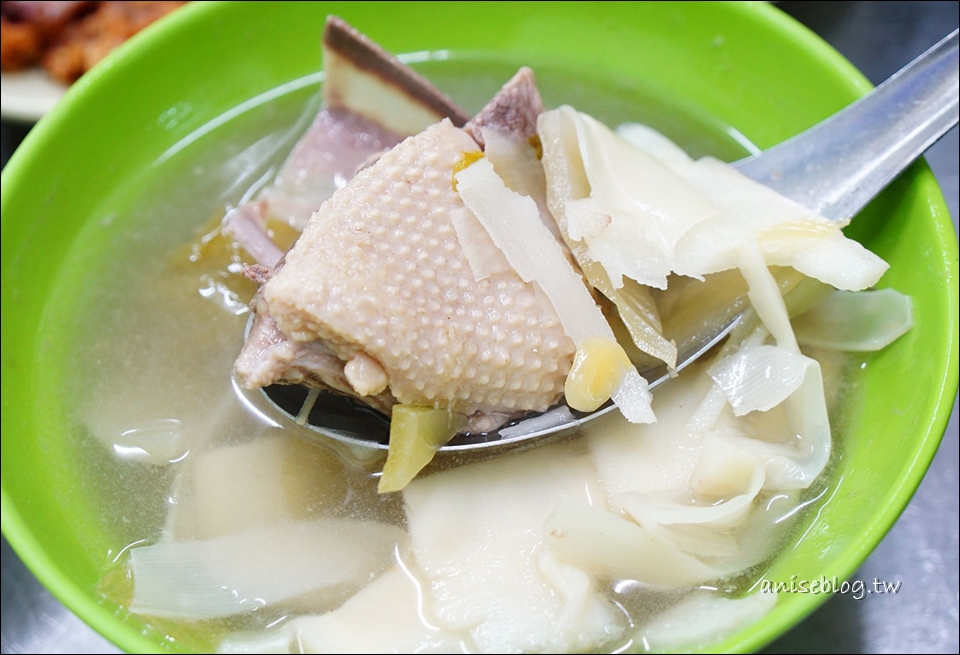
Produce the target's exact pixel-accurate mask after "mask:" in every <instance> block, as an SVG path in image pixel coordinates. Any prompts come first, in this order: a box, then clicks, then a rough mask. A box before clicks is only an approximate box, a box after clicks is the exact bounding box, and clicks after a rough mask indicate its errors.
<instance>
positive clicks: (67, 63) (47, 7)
mask: <svg viewBox="0 0 960 655" xmlns="http://www.w3.org/2000/svg"><path fill="white" fill-rule="evenodd" d="M183 4H185V3H184V2H2V3H0V10H2V11H0V20H2V39H0V43H2V47H0V64H2V67H3V70H4V71H17V70H24V69H27V68H31V67H34V66H42V67H43V69H44V70H46V71H47V73H48V74H49V75H50V76H51V77H53V78H54V79H56V80H58V81H60V82H63V83H64V84H72V83H73V82H75V81H76V80H77V79H78V78H79V77H80V76H81V75H83V74H84V73H85V72H87V71H88V70H90V68H92V67H93V66H94V64H96V63H97V62H99V61H100V60H101V59H103V58H104V57H105V56H106V55H107V54H108V53H109V52H110V51H111V50H113V49H114V48H115V47H117V46H118V45H120V44H121V43H123V42H124V41H126V40H127V39H129V38H130V37H131V36H133V35H134V34H136V33H137V32H139V31H140V30H142V29H143V28H145V27H146V26H147V25H150V24H151V23H153V22H154V21H156V20H157V19H159V18H162V17H163V16H166V15H167V14H169V13H170V12H171V11H173V10H174V9H176V8H177V7H179V6H181V5H183Z"/></svg>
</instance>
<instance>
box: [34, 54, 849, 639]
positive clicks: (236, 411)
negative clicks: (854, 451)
mask: <svg viewBox="0 0 960 655" xmlns="http://www.w3.org/2000/svg"><path fill="white" fill-rule="evenodd" d="M418 69H419V70H420V71H421V72H422V73H423V74H424V75H426V76H427V77H428V78H429V79H431V80H432V81H433V82H434V83H436V84H437V86H438V87H440V88H441V89H443V90H444V91H446V92H447V93H449V94H450V95H451V96H452V97H453V98H454V99H455V100H457V101H458V102H460V103H461V105H462V106H463V107H464V108H465V109H467V110H468V111H469V112H473V111H476V110H477V109H479V108H480V107H481V106H482V105H483V103H484V102H485V101H486V99H488V98H489V97H490V96H491V95H492V94H493V93H494V92H495V91H496V90H497V89H498V88H499V86H500V85H501V84H502V83H503V82H504V81H505V80H507V79H508V78H509V77H510V76H511V75H512V73H513V72H515V70H516V67H515V66H511V65H507V64H502V63H497V62H477V61H466V60H465V61H460V60H456V59H454V60H449V61H442V62H441V61H431V62H426V63H423V64H421V65H419V66H418ZM535 72H536V74H537V80H538V84H539V86H540V89H541V92H542V94H543V98H544V103H545V105H546V106H547V107H548V108H550V107H554V106H557V105H559V104H570V105H573V106H574V107H576V108H578V109H579V110H581V111H585V112H588V113H591V114H592V115H593V116H595V117H596V118H598V119H599V120H602V121H604V122H606V123H607V124H609V125H617V124H619V123H621V122H626V121H631V122H643V123H646V124H649V125H651V126H652V127H654V128H656V129H658V130H660V131H661V132H663V133H664V134H665V135H667V136H668V137H670V138H671V139H673V140H674V141H675V142H677V143H678V144H679V145H681V146H683V147H684V148H685V149H687V151H688V152H689V153H690V154H691V155H693V156H699V155H702V154H712V155H714V156H717V157H719V158H721V159H724V160H733V159H737V158H739V157H741V156H744V155H745V154H747V149H746V147H745V144H744V142H743V141H742V139H741V138H740V137H739V134H738V133H736V131H735V130H732V129H729V128H728V127H726V126H724V125H720V124H717V123H715V122H713V121H711V120H710V119H709V118H708V117H705V116H702V115H698V114H697V113H696V112H694V111H691V110H689V109H687V108H684V107H678V106H672V105H669V104H666V103H664V102H663V101H662V100H659V99H658V98H657V96H656V93H655V91H654V90H649V89H641V88H622V87H617V86H616V85H614V84H608V83H606V82H604V81H603V80H598V79H590V78H587V77H573V78H571V76H570V75H569V74H567V73H563V72H560V71H555V70H550V69H549V68H547V69H539V70H535ZM293 86H294V87H296V86H297V85H293ZM316 92H317V81H316V80H314V79H312V78H311V80H307V81H304V83H303V85H302V88H296V89H294V90H292V91H291V92H289V93H286V94H283V95H280V97H278V98H276V99H274V100H272V101H271V102H268V103H264V104H263V105H261V106H258V107H256V108H254V109H252V110H250V111H248V112H246V113H243V114H241V115H239V116H236V117H234V118H232V119H231V120H229V121H226V122H225V123H224V124H223V125H222V126H220V127H218V128H217V129H214V130H212V131H210V132H209V133H206V134H203V135H202V136H200V137H199V138H197V139H196V140H195V141H193V142H191V143H187V144H181V145H182V147H178V148H176V149H174V151H173V153H172V154H171V156H170V157H168V158H165V159H163V160H162V161H160V162H157V164H156V165H155V167H154V168H152V169H150V170H149V171H147V172H145V173H144V175H143V176H142V178H141V179H139V180H137V181H136V182H135V183H133V184H132V185H131V186H130V187H129V188H125V189H121V190H119V191H118V193H117V194H116V196H115V197H114V198H112V199H111V200H110V201H109V202H108V203H107V204H106V205H104V206H103V207H102V208H101V211H100V212H98V214H97V215H96V216H93V217H91V219H90V220H89V222H88V224H87V225H86V228H85V229H84V231H83V232H82V233H81V236H80V238H79V239H78V240H77V242H76V244H75V247H74V250H73V251H72V253H71V257H70V258H69V259H68V262H67V264H66V266H65V268H64V270H63V271H62V272H61V278H60V279H61V281H62V282H61V284H60V285H59V287H58V288H57V290H56V293H58V294H60V295H61V296H62V298H64V299H69V302H56V303H51V306H53V307H58V308H69V311H65V313H64V314H63V315H55V316H54V315H51V316H49V317H46V320H45V323H44V328H43V329H44V330H45V331H48V333H49V334H53V335H57V336H56V337H53V338H51V339H50V341H51V342H52V343H64V344H68V346H67V347H66V348H65V350H64V351H63V352H60V351H58V350H56V349H51V350H49V351H47V352H45V354H44V356H45V357H46V358H47V360H48V361H47V364H48V373H46V374H45V375H48V376H49V377H50V380H51V381H52V386H51V387H50V388H51V390H55V393H52V394H51V397H50V398H48V399H46V400H45V402H47V403H49V404H50V409H51V411H50V412H49V413H48V414H49V415H50V416H51V421H58V420H60V421H64V422H65V423H66V425H68V426H69V427H70V430H71V431H72V432H74V433H75V434H76V435H77V439H76V442H75V446H74V448H73V450H72V451H71V452H68V453H61V454H58V455H55V456H61V457H69V458H70V459H71V460H72V461H73V462H75V466H74V468H75V470H76V471H77V476H78V480H77V481H61V482H60V483H59V484H62V485H64V486H65V487H70V486H71V485H73V484H74V483H75V482H76V483H77V484H78V485H79V489H80V493H81V495H83V496H85V497H88V498H89V501H88V502H89V503H90V505H91V515H93V516H96V517H97V519H96V521H95V522H94V523H93V524H92V525H88V526H85V527H84V528H81V530H85V531H86V532H85V533H84V534H83V535H81V536H80V539H81V540H82V541H83V542H84V543H86V544H89V550H88V555H89V557H90V558H91V559H92V560H93V561H96V562H102V569H103V572H104V575H105V578H104V582H103V584H102V586H101V588H102V590H103V591H104V595H105V602H107V603H114V602H116V603H118V604H120V605H123V604H125V603H127V602H129V593H130V591H129V581H128V580H126V578H125V577H124V575H123V570H124V563H125V560H124V554H125V553H126V551H127V550H128V549H129V548H130V547H131V546H133V545H138V544H143V543H153V542H155V541H156V540H157V539H158V538H159V536H160V535H161V534H162V533H163V531H165V530H169V529H171V525H170V521H171V518H170V517H171V513H170V512H171V508H173V507H176V506H177V505H178V504H180V503H183V502H184V497H183V494H184V493H188V492H187V491H186V490H184V489H183V488H180V487H179V486H178V485H182V484H183V483H182V482H181V479H182V476H180V475H179V472H180V471H182V470H183V468H184V467H186V466H188V465H190V463H191V462H193V461H195V458H196V457H197V456H198V454H199V453H201V452H204V451H205V450H208V449H210V448H213V447H215V446H217V445H237V444H243V443H252V442H255V441H257V440H261V439H265V438H269V437H271V436H272V435H288V436H289V435H290V433H291V432H299V435H298V438H300V439H302V440H304V442H305V443H307V444H309V447H310V448H313V449H315V450H316V452H317V453H318V457H319V458H320V459H321V460H322V461H324V462H334V463H335V466H336V467H337V468H338V469H339V471H340V475H341V476H342V479H343V484H344V485H345V487H344V488H340V489H339V490H338V491H337V492H336V495H334V496H330V497H323V496H318V497H317V498H315V499H313V500H311V501H310V503H306V504H305V511H308V512H311V513H315V515H324V516H335V517H351V518H360V517H362V518H373V519H376V520H379V521H384V522H389V523H393V524H395V525H399V526H401V527H405V526H406V523H407V519H406V517H405V515H404V507H403V500H402V497H401V495H400V494H392V495H386V496H379V495H377V493H376V482H377V480H376V477H375V475H374V473H375V472H377V471H379V466H380V465H381V460H380V457H381V455H379V454H378V453H370V452H361V451H351V450H350V449H348V448H346V447H344V446H341V445H336V444H333V443H327V442H322V441H318V439H317V437H316V436H315V435H312V434H311V433H310V432H309V431H307V430H305V429H300V428H298V427H297V426H294V425H292V424H291V423H290V422H289V421H285V420H283V417H281V416H279V415H271V414H269V412H268V411H267V412H266V413H265V412H263V411H260V409H258V408H261V409H262V407H263V404H262V403H260V402H258V401H257V398H259V395H258V394H250V393H243V394H241V393H238V392H237V391H236V389H235V388H234V386H233V384H232V383H231V369H232V365H233V361H234V359H235V357H236V355H237V353H238V352H239V349H240V346H241V344H242V341H243V332H244V326H245V324H246V321H247V318H248V310H247V308H246V302H247V301H248V300H249V298H250V297H251V296H252V293H253V291H254V287H253V285H252V283H250V282H249V281H247V280H245V279H244V278H242V277H241V276H240V275H239V271H240V261H241V255H240V253H238V252H237V251H235V250H233V249H232V248H231V247H230V245H229V243H228V242H226V241H225V240H223V239H222V238H208V237H205V236H204V235H210V234H212V233H213V232H214V231H215V229H214V227H215V226H216V225H217V224H218V221H219V219H220V218H221V217H222V216H223V214H224V208H225V206H234V205H237V204H239V202H240V201H241V199H242V198H243V197H244V195H245V194H246V193H248V192H249V189H250V188H251V187H252V186H255V185H256V183H257V182H258V181H259V182H261V183H262V181H264V180H266V179H268V178H269V176H270V175H271V173H272V171H273V170H274V168H275V167H276V165H278V164H279V163H280V162H281V161H282V160H283V158H284V156H285V155H286V152H287V150H288V146H289V145H292V141H291V140H290V135H289V134H288V132H289V130H290V126H291V125H294V124H296V123H297V118H298V116H299V115H300V114H301V112H303V107H304V106H305V105H308V104H309V103H311V102H312V103H314V104H313V105H311V106H312V107H313V108H314V109H315V107H316ZM308 113H310V114H311V116H312V110H310V111H309V112H308ZM304 127H305V124H304ZM285 148H286V149H285ZM64 337H65V338H64ZM64 362H65V363H64ZM842 366H843V365H842V363H837V364H836V366H835V367H833V368H835V375H832V376H831V375H830V373H828V371H827V368H828V367H827V366H824V369H825V370H824V373H825V379H826V381H827V384H828V395H827V397H828V398H832V399H834V400H836V399H837V398H839V397H842V395H843V394H839V393H833V394H832V393H831V391H830V389H829V385H831V384H833V385H837V384H840V383H839V382H838V380H839V372H840V370H841V369H842ZM831 379H832V382H831ZM64 399H66V401H65V402H64ZM838 404H839V403H836V402H835V403H834V405H835V406H836V405H838ZM836 413H837V412H836V411H833V412H832V414H833V421H834V426H835V427H834V434H835V435H836V433H837V432H839V430H838V429H837V427H836V426H837V423H836V420H837V419H836ZM616 419H619V417H612V416H611V417H607V418H606V419H604V420H602V421H597V422H596V423H595V425H594V426H592V427H591V428H590V430H588V432H590V433H591V434H588V435H587V438H592V432H594V431H602V430H605V429H607V426H609V424H610V423H611V422H612V421H613V420H616ZM586 441H587V439H584V438H579V440H575V441H568V442H564V443H561V444H556V445H551V446H547V447H545V448H543V449H541V450H540V451H539V452H538V453H533V454H529V453H528V454H526V455H524V456H525V457H530V458H531V459H532V460H534V461H538V460H539V461H540V463H541V464H542V465H543V466H550V464H551V458H552V457H554V456H555V455H556V453H558V452H562V453H564V454H565V456H568V455H569V456H573V457H586V456H587V455H586V448H585V444H586ZM835 445H836V443H835ZM838 450H839V449H838V448H836V447H835V448H834V454H833V457H834V458H836V457H837V452H838ZM509 456H510V455H508V457H509ZM461 463H462V462H460V461H458V460H456V459H454V458H445V459H443V460H442V461H438V462H437V463H436V464H434V465H433V466H432V468H431V470H432V471H439V470H443V469H445V468H448V467H450V466H452V465H459V464H461ZM826 480H829V471H828V472H827V473H825V474H824V475H823V476H821V478H820V481H819V482H817V483H816V484H815V485H814V486H813V487H812V488H810V489H807V490H805V491H804V492H803V494H800V495H799V496H796V497H792V498H784V499H782V500H781V499H777V498H768V499H767V501H768V505H769V507H770V510H769V511H768V512H767V513H766V515H765V517H762V518H760V519H758V520H761V521H767V522H769V523H770V524H771V525H772V524H773V523H774V522H775V521H776V519H779V518H780V517H782V516H785V515H787V514H790V513H792V512H795V510H796V507H797V504H798V503H799V504H801V505H803V504H805V503H810V502H815V501H816V500H817V499H819V498H821V497H823V496H824V493H823V492H824V491H825V490H826V488H827V484H828V483H827V482H826ZM73 493H76V491H74V492H73ZM179 520H184V519H182V518H181V519H179ZM181 529H182V526H181ZM791 530H792V528H791V527H790V526H786V527H784V528H782V529H780V530H779V531H777V532H776V534H772V535H769V538H770V539H771V540H773V541H778V540H780V539H783V538H787V537H788V536H789V534H790V532H791ZM755 532H756V533H757V534H767V533H769V532H770V531H763V530H758V531H755ZM763 559H764V560H766V559H768V558H767V557H764V558H763ZM758 570H759V569H757V568H752V569H751V570H750V571H748V572H747V573H745V574H744V575H742V576H740V577H739V578H737V579H734V580H731V581H729V589H728V590H729V591H731V592H734V593H739V592H742V591H744V590H745V589H746V588H748V587H749V586H750V585H751V584H752V583H753V582H754V581H755V580H756V579H757V571H758ZM605 586H606V587H607V592H606V593H607V596H608V597H609V598H610V599H611V600H612V601H613V602H614V604H615V605H616V606H618V607H619V608H620V609H621V610H622V611H623V613H624V614H625V615H626V616H627V617H629V618H628V621H629V622H630V623H632V624H633V625H638V624H640V623H641V622H642V619H643V617H645V616H650V615H655V614H657V613H658V612H660V611H662V610H663V608H664V607H667V606H669V605H670V604H671V603H673V602H676V601H677V600H679V599H681V598H682V597H683V596H684V595H685V594H686V593H687V592H686V591H674V590H666V591H651V590H650V589H643V588H642V587H643V586H642V585H639V584H637V583H631V582H629V581H621V582H616V581H615V582H614V583H612V584H605ZM293 611H294V610H291V609H290V608H288V607H283V606H281V607H268V608H265V609H264V610H263V611H258V612H254V613H252V614H250V615H248V616H246V617H234V618H230V619H224V620H213V621H204V622H199V623H196V624H191V623H181V624H177V623H171V622H170V621H167V620H153V619H150V618H144V622H145V623H146V624H147V625H148V626H150V627H151V628H152V629H155V630H156V631H158V632H159V633H163V634H167V635H169V637H168V638H167V644H168V646H169V648H170V649H172V650H180V649H183V648H187V649H197V650H209V649H212V648H215V647H216V644H217V642H218V640H219V639H220V637H221V636H222V635H224V634H226V633H227V632H230V631H234V630H245V631H246V630H253V629H258V628H263V627H266V626H268V625H271V624H273V623H275V622H276V621H278V620H280V619H283V618H284V617H285V616H287V615H288V614H292V613H293ZM625 647H632V648H643V644H640V643H633V644H631V642H630V641H629V640H626V641H624V640H618V641H616V642H605V643H598V644H596V650H597V651H609V650H615V649H622V648H625Z"/></svg>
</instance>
